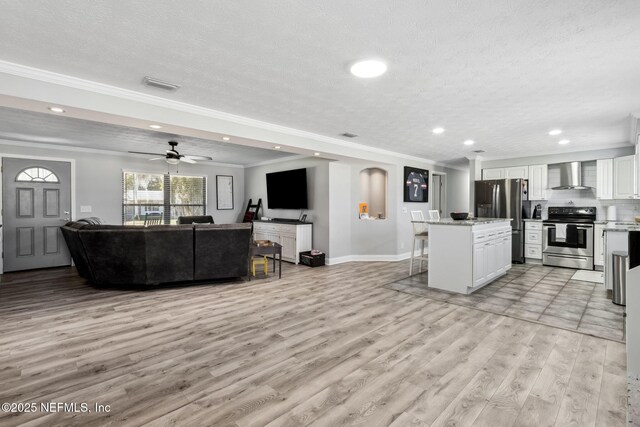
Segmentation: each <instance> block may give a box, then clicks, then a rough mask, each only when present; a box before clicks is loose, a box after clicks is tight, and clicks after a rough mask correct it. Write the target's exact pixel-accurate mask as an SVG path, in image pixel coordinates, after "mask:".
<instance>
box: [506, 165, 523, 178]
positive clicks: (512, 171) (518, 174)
mask: <svg viewBox="0 0 640 427" xmlns="http://www.w3.org/2000/svg"><path fill="white" fill-rule="evenodd" d="M504 177H505V178H506V179H518V178H522V179H529V166H514V167H511V168H504Z"/></svg>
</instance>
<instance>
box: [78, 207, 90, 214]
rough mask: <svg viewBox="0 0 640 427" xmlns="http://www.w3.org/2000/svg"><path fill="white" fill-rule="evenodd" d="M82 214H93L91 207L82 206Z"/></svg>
mask: <svg viewBox="0 0 640 427" xmlns="http://www.w3.org/2000/svg"><path fill="white" fill-rule="evenodd" d="M80 212H82V213H91V206H80Z"/></svg>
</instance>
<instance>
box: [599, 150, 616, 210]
mask: <svg viewBox="0 0 640 427" xmlns="http://www.w3.org/2000/svg"><path fill="white" fill-rule="evenodd" d="M596 197H597V198H598V199H601V200H611V199H613V159H601V160H598V161H597V162H596Z"/></svg>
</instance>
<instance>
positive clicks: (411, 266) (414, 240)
mask: <svg viewBox="0 0 640 427" xmlns="http://www.w3.org/2000/svg"><path fill="white" fill-rule="evenodd" d="M415 250H416V238H415V237H414V238H413V245H412V246H411V264H409V276H411V275H412V274H413V255H414V252H415Z"/></svg>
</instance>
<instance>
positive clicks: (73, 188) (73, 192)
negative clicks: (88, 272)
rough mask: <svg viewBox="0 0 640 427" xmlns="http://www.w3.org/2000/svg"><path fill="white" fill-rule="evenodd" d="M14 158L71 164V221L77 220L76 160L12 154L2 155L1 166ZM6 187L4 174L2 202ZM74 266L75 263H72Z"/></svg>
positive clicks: (0, 186) (0, 180) (1, 177)
mask: <svg viewBox="0 0 640 427" xmlns="http://www.w3.org/2000/svg"><path fill="white" fill-rule="evenodd" d="M5 157H8V158H13V159H33V160H50V161H54V162H65V163H70V165H71V219H72V220H74V219H76V209H75V207H76V159H69V158H61V157H49V156H27V155H24V154H11V153H0V166H1V165H2V162H3V161H4V158H5ZM3 187H4V172H3V173H1V174H0V200H1V199H2V189H3ZM2 213H3V212H2V211H1V210H0V224H4V219H3V217H2ZM2 241H4V227H2ZM0 250H2V245H0ZM72 265H73V261H72ZM2 273H4V256H1V257H0V274H2Z"/></svg>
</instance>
